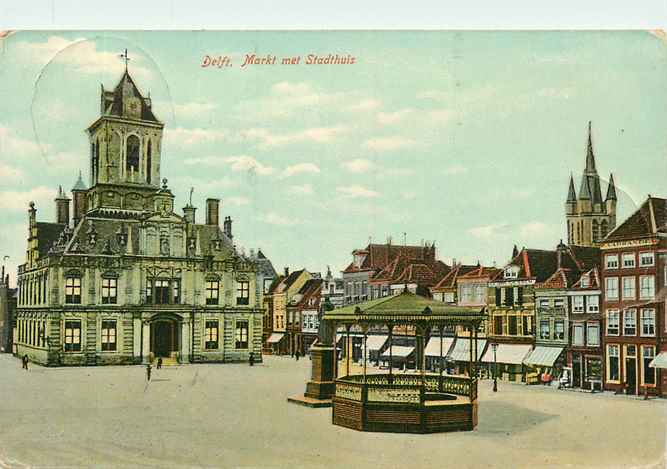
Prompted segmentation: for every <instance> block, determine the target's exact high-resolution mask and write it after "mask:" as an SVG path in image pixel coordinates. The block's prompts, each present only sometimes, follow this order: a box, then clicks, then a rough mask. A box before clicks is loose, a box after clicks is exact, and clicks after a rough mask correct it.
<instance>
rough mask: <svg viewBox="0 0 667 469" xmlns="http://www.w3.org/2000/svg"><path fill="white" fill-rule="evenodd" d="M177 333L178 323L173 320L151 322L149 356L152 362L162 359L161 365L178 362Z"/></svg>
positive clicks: (178, 339)
mask: <svg viewBox="0 0 667 469" xmlns="http://www.w3.org/2000/svg"><path fill="white" fill-rule="evenodd" d="M179 331H180V327H179V323H178V321H177V320H176V319H173V318H157V319H154V320H153V321H152V322H151V355H152V357H153V359H154V360H157V359H158V358H162V364H163V365H170V364H176V363H177V362H178V350H179V349H180V334H179Z"/></svg>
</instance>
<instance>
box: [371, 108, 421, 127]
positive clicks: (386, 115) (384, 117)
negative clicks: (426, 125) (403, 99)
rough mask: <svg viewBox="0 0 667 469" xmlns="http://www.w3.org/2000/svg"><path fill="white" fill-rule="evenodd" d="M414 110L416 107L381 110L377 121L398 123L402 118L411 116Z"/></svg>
mask: <svg viewBox="0 0 667 469" xmlns="http://www.w3.org/2000/svg"><path fill="white" fill-rule="evenodd" d="M413 112H414V109H409V108H408V109H401V110H399V111H394V112H379V113H378V115H377V121H378V122H379V123H380V124H384V125H387V124H397V123H399V122H401V121H402V120H404V119H406V118H408V117H410V116H411V115H412V113H413Z"/></svg>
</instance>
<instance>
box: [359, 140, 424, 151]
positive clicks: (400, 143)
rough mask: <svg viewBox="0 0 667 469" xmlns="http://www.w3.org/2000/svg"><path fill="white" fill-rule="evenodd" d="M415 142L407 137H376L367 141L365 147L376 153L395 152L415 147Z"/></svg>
mask: <svg viewBox="0 0 667 469" xmlns="http://www.w3.org/2000/svg"><path fill="white" fill-rule="evenodd" d="M415 143H416V142H415V141H414V140H412V139H409V138H405V137H376V138H370V139H368V140H366V143H365V146H366V148H368V149H369V150H374V151H379V152H383V151H394V150H400V149H401V148H406V147H410V146H413V145H415Z"/></svg>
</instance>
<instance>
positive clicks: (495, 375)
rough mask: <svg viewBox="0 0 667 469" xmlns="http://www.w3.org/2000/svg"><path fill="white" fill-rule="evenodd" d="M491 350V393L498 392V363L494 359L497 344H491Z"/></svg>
mask: <svg viewBox="0 0 667 469" xmlns="http://www.w3.org/2000/svg"><path fill="white" fill-rule="evenodd" d="M491 350H493V392H498V361H497V359H496V351H497V350H498V344H497V343H495V342H493V343H492V344H491Z"/></svg>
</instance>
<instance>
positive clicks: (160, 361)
mask: <svg viewBox="0 0 667 469" xmlns="http://www.w3.org/2000/svg"><path fill="white" fill-rule="evenodd" d="M161 368H162V357H158V359H157V369H158V370H159V369H161Z"/></svg>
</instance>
